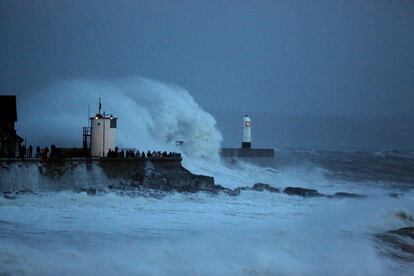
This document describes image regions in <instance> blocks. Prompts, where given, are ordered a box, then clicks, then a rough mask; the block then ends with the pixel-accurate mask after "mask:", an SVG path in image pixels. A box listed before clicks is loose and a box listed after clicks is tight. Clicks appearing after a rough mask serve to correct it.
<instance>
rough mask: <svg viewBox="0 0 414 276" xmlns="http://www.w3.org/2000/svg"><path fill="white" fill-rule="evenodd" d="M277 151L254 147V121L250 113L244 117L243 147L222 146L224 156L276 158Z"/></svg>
mask: <svg viewBox="0 0 414 276" xmlns="http://www.w3.org/2000/svg"><path fill="white" fill-rule="evenodd" d="M274 156H275V151H274V149H271V148H252V121H251V120H250V117H249V116H248V115H245V116H244V118H243V140H242V142H241V148H222V149H221V157H224V158H251V159H256V158H274Z"/></svg>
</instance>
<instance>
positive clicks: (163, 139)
mask: <svg viewBox="0 0 414 276" xmlns="http://www.w3.org/2000/svg"><path fill="white" fill-rule="evenodd" d="M99 97H101V98H102V99H103V111H105V112H106V113H109V114H110V113H113V114H114V115H115V116H117V117H119V121H118V144H119V146H120V147H123V148H136V149H140V150H170V151H172V150H174V151H177V148H176V146H175V141H184V144H183V146H182V148H181V151H182V152H183V153H184V154H186V155H187V156H189V157H193V158H203V159H208V160H212V161H217V160H218V159H219V155H218V153H219V148H220V143H221V141H222V136H221V134H220V132H219V131H218V130H217V128H216V121H215V119H214V118H213V116H211V115H210V114H209V113H207V112H205V111H204V110H203V109H202V108H201V107H200V106H199V105H198V104H197V103H196V102H195V101H194V99H193V97H192V96H191V95H190V94H189V93H188V92H187V91H186V90H184V89H183V88H180V87H177V86H174V85H168V84H163V83H160V82H156V81H153V80H149V79H144V78H137V77H131V78H124V79H116V80H112V81H90V80H72V81H62V82H55V83H53V84H52V85H50V86H48V87H47V88H46V89H43V90H41V91H40V92H39V93H37V94H35V95H33V96H32V97H29V98H26V99H23V100H22V108H21V114H22V116H21V117H22V118H21V120H20V121H22V122H24V124H25V131H24V133H23V134H24V135H25V136H27V137H30V139H31V140H29V143H32V144H48V145H50V144H57V145H58V146H71V147H72V146H74V145H80V142H81V130H82V126H85V125H86V124H87V116H86V115H87V112H86V111H87V106H88V104H91V107H92V114H91V115H92V116H93V115H94V114H93V113H94V111H95V107H96V108H97V104H96V106H95V103H97V101H98V98H99Z"/></svg>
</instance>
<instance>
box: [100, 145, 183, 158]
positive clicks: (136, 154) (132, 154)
mask: <svg viewBox="0 0 414 276" xmlns="http://www.w3.org/2000/svg"><path fill="white" fill-rule="evenodd" d="M107 157H108V158H173V157H175V158H180V157H181V153H177V152H166V151H163V152H161V151H152V152H151V151H147V152H146V153H145V151H142V152H140V151H139V150H137V151H134V150H131V149H129V150H119V149H118V147H115V149H114V150H111V149H110V150H109V151H108V154H107Z"/></svg>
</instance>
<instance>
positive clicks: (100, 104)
mask: <svg viewBox="0 0 414 276" xmlns="http://www.w3.org/2000/svg"><path fill="white" fill-rule="evenodd" d="M101 108H102V103H101V97H99V112H98V114H101Z"/></svg>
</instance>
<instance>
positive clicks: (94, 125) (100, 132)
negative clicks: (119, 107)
mask: <svg viewBox="0 0 414 276" xmlns="http://www.w3.org/2000/svg"><path fill="white" fill-rule="evenodd" d="M101 106H102V105H101V101H100V99H99V111H98V113H97V114H96V115H95V117H91V118H90V121H91V140H90V141H91V156H92V157H106V156H107V155H108V151H109V150H115V147H116V128H117V120H118V118H115V117H114V116H113V115H112V114H111V115H109V116H108V115H107V114H105V112H104V113H103V114H101Z"/></svg>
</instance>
